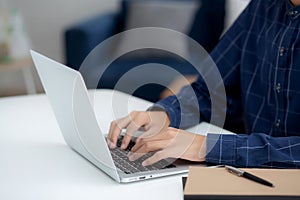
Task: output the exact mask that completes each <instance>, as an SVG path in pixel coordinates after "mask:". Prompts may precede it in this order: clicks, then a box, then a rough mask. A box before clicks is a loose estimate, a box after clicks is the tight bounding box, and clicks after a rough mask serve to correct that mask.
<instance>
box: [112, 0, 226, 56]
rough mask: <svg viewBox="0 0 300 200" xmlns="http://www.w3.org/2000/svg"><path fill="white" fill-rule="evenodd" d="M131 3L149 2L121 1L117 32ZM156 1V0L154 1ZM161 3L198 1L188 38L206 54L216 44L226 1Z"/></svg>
mask: <svg viewBox="0 0 300 200" xmlns="http://www.w3.org/2000/svg"><path fill="white" fill-rule="evenodd" d="M131 1H151V0H122V2H121V7H120V15H119V19H120V20H119V26H118V32H121V31H123V30H124V28H125V19H126V16H127V14H128V4H129V3H130V2H131ZM156 1H158V0H156ZM161 1H184V2H186V1H198V2H199V5H201V6H199V9H198V10H197V11H196V14H195V18H194V21H193V23H192V26H191V30H190V31H189V34H188V35H189V36H190V37H191V38H193V39H194V40H196V41H197V42H198V43H200V44H201V45H202V46H203V47H204V48H205V49H206V50H207V51H208V52H210V51H211V50H212V49H213V48H214V46H215V45H216V44H217V43H218V40H219V38H220V36H221V34H222V31H223V29H224V19H225V1H226V0H161Z"/></svg>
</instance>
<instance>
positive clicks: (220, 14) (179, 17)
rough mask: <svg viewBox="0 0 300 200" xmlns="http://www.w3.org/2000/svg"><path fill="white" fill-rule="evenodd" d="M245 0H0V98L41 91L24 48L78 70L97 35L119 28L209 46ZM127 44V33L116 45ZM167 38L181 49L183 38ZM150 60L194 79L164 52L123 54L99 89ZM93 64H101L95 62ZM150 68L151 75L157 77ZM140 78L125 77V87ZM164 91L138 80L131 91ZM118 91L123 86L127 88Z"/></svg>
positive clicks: (151, 95) (156, 94) (152, 95)
mask: <svg viewBox="0 0 300 200" xmlns="http://www.w3.org/2000/svg"><path fill="white" fill-rule="evenodd" d="M249 1H250V0H85V1H74V0H39V1H37V0H0V97H5V96H13V95H24V94H34V93H40V92H43V90H42V86H41V84H40V81H39V79H38V77H37V74H36V72H35V70H34V68H33V64H32V61H31V59H30V58H29V52H28V49H30V48H32V49H34V50H36V51H38V52H41V53H43V54H45V55H47V56H48V57H50V58H53V59H54V60H57V61H59V62H62V63H64V64H66V65H68V66H69V67H71V68H74V69H79V67H80V65H81V63H82V61H83V59H84V58H85V57H86V56H87V54H88V53H89V52H90V51H91V50H92V49H93V48H94V47H95V46H96V45H98V44H99V43H101V42H102V41H103V40H105V39H107V38H109V37H111V36H113V35H114V34H117V33H119V32H122V31H124V30H129V29H132V28H138V27H145V26H157V27H164V28H170V29H173V30H177V31H180V32H183V33H184V34H186V35H188V36H190V37H191V38H193V39H194V40H196V41H197V42H199V43H200V44H201V45H202V46H203V47H204V48H205V49H206V50H207V51H208V52H210V51H211V50H212V49H213V47H214V46H215V45H216V44H217V42H218V40H219V38H220V37H222V35H223V34H224V32H226V30H227V29H228V28H229V27H230V26H231V25H232V23H233V22H234V20H235V19H236V18H237V16H238V15H239V14H240V12H242V10H243V9H244V8H245V7H246V6H247V4H248V3H249ZM124 40H125V39H124ZM128 42H130V38H129V39H127V38H126V41H120V43H122V44H116V45H117V46H120V45H125V44H124V43H128ZM170 43H171V42H170ZM174 43H176V45H177V46H176V47H178V46H180V45H181V46H180V47H179V48H183V49H184V47H183V46H184V44H183V43H180V42H179V41H176V42H172V45H175V44H174ZM120 48H121V47H120ZM116 49H117V48H116ZM99 58H100V59H101V55H99ZM149 62H155V63H160V64H165V65H168V66H171V67H172V68H174V69H176V70H177V71H179V72H180V73H182V74H184V75H185V76H186V77H188V78H190V80H191V81H193V80H194V77H193V75H194V71H193V69H192V68H191V67H190V66H188V65H189V64H188V63H187V62H186V61H184V59H182V58H180V57H178V56H176V55H172V54H170V53H168V52H161V51H155V52H153V51H151V52H149V51H144V52H142V53H141V52H139V53H137V52H133V53H131V54H129V55H124V56H122V57H121V58H120V59H118V60H117V61H116V62H114V63H113V64H112V66H111V68H110V69H109V70H108V71H107V72H106V73H105V76H104V77H103V79H101V80H100V81H102V82H101V85H100V84H99V85H98V88H113V87H114V85H115V83H116V82H117V80H118V79H119V78H120V77H121V76H122V74H124V73H126V72H127V71H128V70H130V69H132V68H133V67H135V66H138V65H141V64H144V63H149ZM94 67H95V68H97V67H101V65H100V64H99V63H95V66H94ZM91 73H92V72H91ZM154 74H155V77H153V78H154V79H155V78H164V75H162V76H160V77H157V73H154ZM140 77H141V76H140ZM140 77H130V80H128V85H127V84H126V86H128V87H130V85H132V84H133V83H134V82H135V81H138V79H139V78H140ZM174 82H175V83H176V82H177V83H179V82H180V80H176V77H172V79H170V80H169V83H170V85H172V86H174ZM175 85H176V84H175ZM179 85H181V84H180V83H179ZM174 88H176V86H174ZM165 89H166V88H165V87H160V86H158V85H152V86H145V87H142V88H139V90H138V91H136V93H135V96H139V97H142V98H144V99H147V100H150V101H156V100H158V99H159V98H162V94H163V93H164V92H166V90H165ZM123 90H124V92H126V90H127V89H126V87H124V88H123ZM174 91H175V89H174ZM166 95H167V94H166Z"/></svg>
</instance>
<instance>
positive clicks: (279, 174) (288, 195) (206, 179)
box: [184, 167, 300, 200]
mask: <svg viewBox="0 0 300 200" xmlns="http://www.w3.org/2000/svg"><path fill="white" fill-rule="evenodd" d="M245 171H247V172H249V173H251V174H254V175H256V176H259V177H261V178H264V179H267V180H269V181H270V182H272V183H273V184H274V186H275V187H268V186H265V185H262V184H258V183H256V182H253V181H251V180H248V179H246V178H243V177H238V176H236V175H234V174H231V173H229V172H228V171H227V170H225V169H224V168H203V167H202V168H200V167H191V168H190V171H189V175H188V178H187V181H186V184H185V188H184V199H185V200H195V199H205V200H207V199H213V200H233V199H238V200H257V199H259V200H268V199H272V200H290V199H293V200H294V199H300V170H286V169H245Z"/></svg>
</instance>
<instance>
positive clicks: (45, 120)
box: [0, 90, 183, 200]
mask: <svg viewBox="0 0 300 200" xmlns="http://www.w3.org/2000/svg"><path fill="white" fill-rule="evenodd" d="M115 95H116V96H115V97H117V99H118V102H116V104H117V105H120V104H119V103H124V102H126V101H127V100H128V95H125V94H122V93H115ZM111 98H112V93H111V91H108V90H101V91H97V92H96V95H95V99H94V100H95V102H96V103H95V104H96V106H95V109H96V115H97V117H98V120H101V122H100V126H101V129H102V130H106V131H107V130H108V128H109V124H110V123H109V122H110V121H111V120H112V119H113V118H114V117H113V114H112V110H111V107H110V104H111ZM128 105H129V110H126V109H123V110H122V109H118V113H116V116H115V117H121V116H122V115H126V114H127V113H128V112H129V111H130V110H133V109H136V110H144V109H146V108H147V107H148V106H149V105H150V103H149V102H146V101H143V100H139V99H137V98H131V100H130V101H129V104H128ZM182 195H183V194H182V185H181V179H180V176H172V177H166V178H159V179H155V180H148V181H143V182H138V183H130V184H118V183H117V182H115V181H114V180H112V179H111V178H110V177H108V176H107V175H105V174H104V173H103V172H102V171H100V170H99V169H98V168H96V167H94V166H93V165H92V164H90V163H89V162H88V161H86V160H85V159H83V158H82V157H81V156H79V155H78V154H77V153H75V152H74V151H73V150H71V149H70V148H69V147H68V146H67V145H66V143H65V142H64V140H63V138H62V135H61V133H60V130H59V127H58V125H57V123H56V120H55V117H54V114H53V112H52V109H51V107H50V105H49V102H48V100H47V97H46V96H45V95H33V96H23V97H11V98H2V99H0V199H3V200H11V199H18V200H20V199H22V200H27V199H30V200H35V199H38V200H47V199H53V200H59V199H63V200H66V199H68V200H69V199H84V200H93V199H95V200H96V199H97V200H102V199H124V200H125V199H139V200H140V199H149V200H150V199H151V200H153V199H156V200H158V199H163V200H166V199H172V200H176V199H180V200H181V199H182Z"/></svg>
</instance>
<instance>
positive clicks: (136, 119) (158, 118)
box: [107, 111, 170, 149]
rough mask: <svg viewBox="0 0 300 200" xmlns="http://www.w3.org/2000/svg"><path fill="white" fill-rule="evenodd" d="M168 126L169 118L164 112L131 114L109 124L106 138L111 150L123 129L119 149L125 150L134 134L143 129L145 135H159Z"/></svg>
mask: <svg viewBox="0 0 300 200" xmlns="http://www.w3.org/2000/svg"><path fill="white" fill-rule="evenodd" d="M169 125H170V120H169V116H168V114H167V113H166V112H164V111H148V112H137V111H134V112H131V113H130V114H129V115H128V116H126V117H123V118H121V119H117V120H115V121H113V122H111V125H110V129H109V134H108V138H107V142H108V145H109V147H110V148H111V149H114V148H115V147H116V143H117V140H118V137H119V135H120V134H121V132H122V129H123V128H126V133H125V136H124V138H123V141H122V145H121V149H126V148H127V146H128V144H129V142H130V140H131V138H132V137H133V136H134V133H135V132H136V131H138V130H139V129H141V128H142V129H143V130H144V131H145V133H147V132H148V135H150V133H159V132H161V131H162V130H163V129H166V128H167V127H168V126H169Z"/></svg>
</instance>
